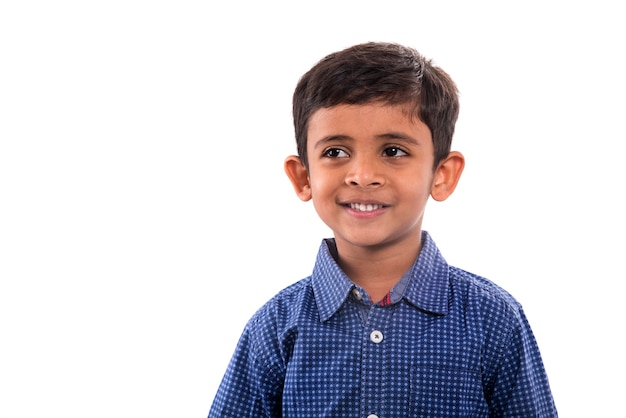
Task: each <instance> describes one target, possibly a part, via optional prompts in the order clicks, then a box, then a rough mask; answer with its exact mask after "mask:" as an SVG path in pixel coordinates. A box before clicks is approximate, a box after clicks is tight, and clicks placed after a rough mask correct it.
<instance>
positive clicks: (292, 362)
mask: <svg viewBox="0 0 626 418" xmlns="http://www.w3.org/2000/svg"><path fill="white" fill-rule="evenodd" d="M422 239H423V247H422V251H421V253H420V255H419V257H418V259H417V260H416V262H415V264H414V265H413V267H412V268H411V269H410V270H409V271H408V272H407V273H406V274H405V276H404V277H403V278H402V280H401V281H400V282H399V283H398V284H397V285H396V286H395V287H394V289H392V291H391V292H390V293H389V295H387V297H385V298H384V299H383V300H382V301H381V302H378V303H372V301H371V300H370V299H369V296H368V295H367V293H366V292H365V291H364V290H363V289H362V288H359V287H358V286H356V285H355V284H354V283H353V282H352V281H350V279H349V278H348V277H347V276H346V275H345V273H344V272H343V271H342V270H341V268H340V267H339V266H338V265H337V263H336V261H335V256H336V249H335V246H334V241H333V240H332V239H328V240H324V241H323V242H322V245H321V247H320V250H319V253H318V257H317V260H316V263H315V267H314V269H313V273H312V275H311V276H309V277H307V278H305V279H303V280H301V281H299V282H297V283H295V284H293V285H291V286H290V287H288V288H286V289H284V290H283V291H281V292H280V293H278V294H277V295H276V296H275V297H274V298H272V299H271V300H270V301H269V302H267V303H266V304H265V305H264V306H263V307H262V308H261V309H260V310H259V311H258V312H257V313H256V314H255V315H254V316H253V317H252V318H251V320H250V321H249V323H248V324H247V325H246V327H245V329H244V331H243V334H242V336H241V339H240V341H239V343H238V345H237V348H236V350H235V353H234V355H233V357H232V359H231V362H230V364H229V366H228V368H227V371H226V374H225V375H224V377H223V380H222V383H221V385H220V387H219V389H218V392H217V394H216V396H215V398H214V401H213V404H212V406H211V409H210V412H209V418H218V417H219V418H224V417H232V418H243V417H250V418H262V417H290V418H307V417H310V418H322V417H333V418H348V417H350V418H352V417H354V418H356V417H363V418H391V417H429V418H433V417H447V418H450V417H517V418H520V417H556V416H557V412H556V408H555V405H554V402H553V399H552V395H551V391H550V387H549V383H548V379H547V376H546V373H545V370H544V367H543V363H542V360H541V356H540V353H539V349H538V347H537V343H536V341H535V338H534V336H533V334H532V331H531V328H530V326H529V324H528V321H527V319H526V317H525V316H524V313H523V310H522V308H521V306H520V305H519V303H518V302H517V301H516V300H515V299H514V298H513V297H512V296H511V295H510V294H508V293H507V292H506V291H504V290H503V289H501V288H500V287H498V286H497V285H495V284H494V283H492V282H490V281H488V280H486V279H484V278H481V277H479V276H476V275H474V274H471V273H468V272H466V271H463V270H460V269H458V268H455V267H452V266H449V265H448V264H447V263H446V261H445V260H444V258H443V257H442V255H441V254H440V252H439V250H438V249H437V247H436V245H435V243H434V242H433V240H432V239H431V237H430V236H429V234H428V233H427V232H425V231H424V232H423V233H422Z"/></svg>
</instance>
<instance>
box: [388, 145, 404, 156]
mask: <svg viewBox="0 0 626 418" xmlns="http://www.w3.org/2000/svg"><path fill="white" fill-rule="evenodd" d="M383 152H384V153H385V156H387V157H401V156H403V155H408V154H407V153H406V152H404V151H402V150H401V149H400V148H396V147H389V148H385V151H383Z"/></svg>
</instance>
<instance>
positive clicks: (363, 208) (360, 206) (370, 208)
mask: <svg viewBox="0 0 626 418" xmlns="http://www.w3.org/2000/svg"><path fill="white" fill-rule="evenodd" d="M350 207H351V208H352V209H354V210H358V211H361V212H371V211H373V210H376V209H380V208H382V205H370V204H367V205H366V204H364V203H350Z"/></svg>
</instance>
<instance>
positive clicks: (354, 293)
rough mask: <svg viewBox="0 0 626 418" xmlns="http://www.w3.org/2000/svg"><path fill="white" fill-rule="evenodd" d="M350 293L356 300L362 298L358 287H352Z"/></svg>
mask: <svg viewBox="0 0 626 418" xmlns="http://www.w3.org/2000/svg"><path fill="white" fill-rule="evenodd" d="M352 294H353V295H354V297H355V298H356V300H361V299H363V295H362V294H361V292H359V289H356V288H354V289H352Z"/></svg>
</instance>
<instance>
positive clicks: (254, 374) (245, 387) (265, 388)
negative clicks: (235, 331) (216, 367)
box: [209, 315, 282, 418]
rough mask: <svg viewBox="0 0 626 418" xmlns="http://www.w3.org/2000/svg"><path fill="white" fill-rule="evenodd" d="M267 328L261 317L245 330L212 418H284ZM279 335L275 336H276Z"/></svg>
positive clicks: (210, 415) (279, 386)
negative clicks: (268, 344) (270, 355)
mask: <svg viewBox="0 0 626 418" xmlns="http://www.w3.org/2000/svg"><path fill="white" fill-rule="evenodd" d="M271 334H272V333H271V331H270V330H268V329H267V326H266V325H265V326H264V325H263V324H261V323H260V322H259V319H258V315H257V316H255V318H253V319H252V320H251V321H250V322H249V323H248V324H247V325H246V328H245V329H244V332H243V334H242V336H241V338H240V339H239V342H238V344H237V347H236V349H235V352H234V354H233V356H232V358H231V360H230V363H229V365H228V368H227V370H226V373H225V374H224V377H223V379H222V382H221V384H220V386H219V388H218V390H217V394H216V395H215V398H214V400H213V404H212V405H211V409H210V411H209V418H246V417H249V418H270V417H271V418H273V417H280V416H281V412H280V410H281V403H282V402H281V398H282V384H281V382H282V378H281V377H280V373H278V372H277V368H276V367H275V366H272V361H271V360H270V359H271V357H269V356H268V353H269V352H270V351H271V348H268V346H267V336H268V335H271ZM274 335H275V333H274Z"/></svg>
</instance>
